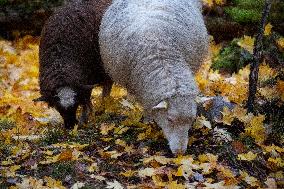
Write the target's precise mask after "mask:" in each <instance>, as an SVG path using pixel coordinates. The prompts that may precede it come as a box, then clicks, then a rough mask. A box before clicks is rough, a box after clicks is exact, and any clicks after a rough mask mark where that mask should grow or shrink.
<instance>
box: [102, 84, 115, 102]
mask: <svg viewBox="0 0 284 189" xmlns="http://www.w3.org/2000/svg"><path fill="white" fill-rule="evenodd" d="M112 84H113V81H112V80H111V79H107V80H106V81H105V82H104V83H103V92H102V97H103V99H104V98H105V97H108V96H110V92H111V88H112Z"/></svg>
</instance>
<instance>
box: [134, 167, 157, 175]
mask: <svg viewBox="0 0 284 189" xmlns="http://www.w3.org/2000/svg"><path fill="white" fill-rule="evenodd" d="M138 174H139V176H140V177H152V176H153V175H155V169H154V168H149V167H148V168H145V169H140V170H139V171H138Z"/></svg>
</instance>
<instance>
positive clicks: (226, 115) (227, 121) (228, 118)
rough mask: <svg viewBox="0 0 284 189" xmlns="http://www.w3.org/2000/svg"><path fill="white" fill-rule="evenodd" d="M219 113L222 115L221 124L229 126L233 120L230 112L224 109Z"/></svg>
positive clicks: (226, 108)
mask: <svg viewBox="0 0 284 189" xmlns="http://www.w3.org/2000/svg"><path fill="white" fill-rule="evenodd" d="M221 113H222V115H223V119H222V122H223V123H224V124H226V125H231V123H232V121H233V120H234V116H233V113H232V111H230V110H229V108H228V107H224V109H223V111H222V112H221Z"/></svg>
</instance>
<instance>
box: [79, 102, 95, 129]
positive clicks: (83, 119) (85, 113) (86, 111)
mask: <svg viewBox="0 0 284 189" xmlns="http://www.w3.org/2000/svg"><path fill="white" fill-rule="evenodd" d="M82 108H83V109H82V113H81V116H80V122H79V124H80V126H82V125H83V124H87V123H88V118H89V115H90V114H91V112H92V103H91V102H90V101H89V102H87V103H85V104H83V105H82Z"/></svg>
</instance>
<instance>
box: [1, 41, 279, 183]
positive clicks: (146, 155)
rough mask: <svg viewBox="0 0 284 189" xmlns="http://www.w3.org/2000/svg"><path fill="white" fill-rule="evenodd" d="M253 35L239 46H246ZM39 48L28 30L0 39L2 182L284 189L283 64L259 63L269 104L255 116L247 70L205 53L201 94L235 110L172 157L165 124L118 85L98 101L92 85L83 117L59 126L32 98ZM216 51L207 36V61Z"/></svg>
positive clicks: (197, 128) (203, 126)
mask: <svg viewBox="0 0 284 189" xmlns="http://www.w3.org/2000/svg"><path fill="white" fill-rule="evenodd" d="M252 41H253V39H252V38H243V39H239V42H238V44H239V46H240V47H241V48H244V49H246V50H247V51H251V49H252V48H253V42H252ZM278 43H279V44H278V46H279V48H282V49H283V48H284V40H283V38H281V39H280V40H279V41H278ZM38 48H39V47H38V38H36V37H31V36H26V37H24V38H22V39H18V40H15V41H13V42H10V41H5V40H1V41H0V173H1V174H0V188H11V189H14V188H22V189H26V188H30V189H41V188H44V189H47V188H60V189H61V188H73V189H76V188H82V189H83V188H84V189H87V188H110V189H111V188H113V189H122V188H129V189H131V188H157V189H158V188H168V189H183V188H207V189H237V188H269V189H276V188H284V172H283V168H284V148H283V147H284V136H283V128H284V121H283V114H282V115H281V113H279V112H281V111H282V113H283V112H284V111H283V102H284V81H283V77H282V76H281V74H283V71H284V70H283V67H282V68H279V67H274V68H272V67H270V66H269V65H268V64H266V63H263V64H261V66H260V81H259V83H260V84H259V86H260V87H259V89H258V97H257V102H258V104H260V105H261V104H263V103H267V102H269V106H268V105H267V109H264V110H263V111H259V112H258V113H257V114H255V115H253V114H250V113H249V114H248V113H247V110H246V109H245V102H246V99H247V93H248V76H249V66H246V67H244V68H242V69H240V70H239V71H238V72H237V73H234V74H228V73H223V72H222V74H221V73H219V72H218V71H213V70H211V69H210V67H211V64H212V59H213V58H211V59H208V60H207V61H206V62H205V63H204V64H203V65H202V68H201V69H200V71H199V72H198V73H197V74H196V81H197V83H198V85H199V88H200V90H201V92H202V93H203V94H204V95H205V96H216V95H221V96H223V97H225V98H226V99H227V100H228V101H230V102H233V103H235V107H234V108H233V109H232V110H229V109H228V108H224V110H223V112H222V117H221V118H219V119H217V120H216V119H214V120H208V119H207V118H205V117H204V116H202V115H201V116H199V117H198V118H197V120H196V122H195V124H194V125H193V128H192V130H191V131H190V138H189V144H188V150H187V152H186V154H185V155H183V156H178V157H174V156H173V155H172V154H171V153H170V150H169V147H168V145H167V141H166V140H165V139H164V137H163V134H162V132H161V129H160V128H159V127H158V126H156V125H155V124H153V123H144V122H143V121H141V120H143V119H142V116H143V112H142V108H141V107H140V106H139V105H138V104H136V103H135V102H134V101H133V100H130V99H128V98H127V92H126V91H125V90H124V89H122V88H120V87H118V86H114V87H113V90H112V93H111V97H110V98H108V99H107V100H106V102H105V103H104V104H102V100H101V97H100V95H101V89H100V88H96V89H94V90H93V95H92V103H93V106H94V112H93V115H92V116H91V118H90V119H91V120H90V121H89V123H88V124H86V125H84V126H83V127H81V128H78V127H77V126H76V127H75V128H74V129H73V130H72V131H70V132H68V131H65V130H64V128H63V126H62V120H60V119H61V118H60V116H59V115H58V113H57V112H56V111H55V110H53V109H52V108H49V107H48V106H47V104H45V103H34V102H33V99H35V98H37V97H39V96H40V94H39V86H38ZM221 48H222V45H220V44H215V43H214V42H213V41H212V42H211V54H212V57H214V56H215V55H217V54H218V53H219V52H220V50H221ZM272 80H273V82H272V83H271V82H269V81H272ZM103 107H105V112H104V113H99V112H102V111H101V110H102V108H103ZM203 107H204V108H205V109H207V110H208V111H209V110H210V102H209V103H204V105H203ZM281 108H282V110H281ZM271 112H276V113H274V114H273V113H271ZM277 116H278V117H277Z"/></svg>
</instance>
